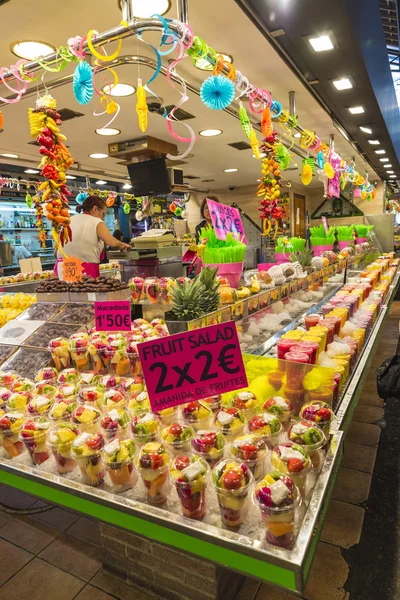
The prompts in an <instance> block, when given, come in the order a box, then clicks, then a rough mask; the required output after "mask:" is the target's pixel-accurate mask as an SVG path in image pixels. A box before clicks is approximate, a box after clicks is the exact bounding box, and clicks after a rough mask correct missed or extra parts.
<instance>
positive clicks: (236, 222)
mask: <svg viewBox="0 0 400 600" xmlns="http://www.w3.org/2000/svg"><path fill="white" fill-rule="evenodd" d="M207 205H208V210H209V211H210V216H211V221H212V224H213V227H214V231H215V235H216V236H217V238H218V239H219V240H225V239H226V236H227V234H228V233H231V234H232V235H233V237H236V238H239V240H240V241H241V242H243V243H244V244H246V243H247V242H246V235H245V233H244V229H243V223H242V219H241V216H240V212H239V211H238V209H237V208H233V206H227V205H226V204H221V203H220V202H215V200H210V199H209V198H207Z"/></svg>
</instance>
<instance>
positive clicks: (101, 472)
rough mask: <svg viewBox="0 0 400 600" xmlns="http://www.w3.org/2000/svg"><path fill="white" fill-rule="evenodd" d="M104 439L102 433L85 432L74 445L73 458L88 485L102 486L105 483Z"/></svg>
mask: <svg viewBox="0 0 400 600" xmlns="http://www.w3.org/2000/svg"><path fill="white" fill-rule="evenodd" d="M103 447H104V438H103V436H102V435H101V433H89V432H84V433H81V434H80V435H78V437H77V438H76V439H75V440H74V442H73V444H72V456H73V457H74V458H75V460H76V462H77V463H78V465H79V469H80V471H81V475H82V479H83V481H84V483H86V484H87V485H93V486H96V485H100V484H102V483H103V481H104V477H105V473H106V471H105V466H104V463H103V461H102V460H101V451H102V449H103Z"/></svg>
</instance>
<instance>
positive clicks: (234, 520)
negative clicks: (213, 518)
mask: <svg viewBox="0 0 400 600" xmlns="http://www.w3.org/2000/svg"><path fill="white" fill-rule="evenodd" d="M252 482H253V475H252V474H251V471H250V469H249V468H248V467H247V466H246V465H245V464H244V463H240V462H239V461H237V460H233V459H227V460H224V461H221V462H219V463H217V464H216V465H215V467H214V468H213V470H212V483H213V487H214V490H215V492H216V494H217V499H218V504H219V510H220V513H221V521H222V523H223V524H224V525H226V526H227V527H238V526H239V525H241V524H242V523H244V521H245V520H246V516H247V512H248V508H249V492H250V487H251V484H252Z"/></svg>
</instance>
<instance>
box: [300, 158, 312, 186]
mask: <svg viewBox="0 0 400 600" xmlns="http://www.w3.org/2000/svg"><path fill="white" fill-rule="evenodd" d="M312 175H313V174H312V168H311V166H310V165H309V163H308V162H307V159H304V160H303V164H302V166H301V183H302V184H303V185H309V184H310V183H311V180H312Z"/></svg>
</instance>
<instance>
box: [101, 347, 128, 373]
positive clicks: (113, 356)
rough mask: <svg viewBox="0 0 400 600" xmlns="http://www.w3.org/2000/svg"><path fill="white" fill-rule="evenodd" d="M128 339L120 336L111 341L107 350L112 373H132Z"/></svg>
mask: <svg viewBox="0 0 400 600" xmlns="http://www.w3.org/2000/svg"><path fill="white" fill-rule="evenodd" d="M126 345H127V344H126V339H124V338H120V339H117V340H113V341H111V342H110V343H109V344H108V346H107V350H106V354H107V356H108V358H109V361H110V362H109V370H110V373H112V374H114V375H117V376H119V377H124V376H125V375H126V376H127V375H129V374H130V362H129V359H128V356H127V354H126Z"/></svg>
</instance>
